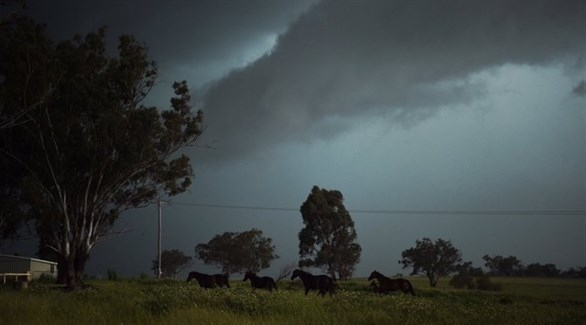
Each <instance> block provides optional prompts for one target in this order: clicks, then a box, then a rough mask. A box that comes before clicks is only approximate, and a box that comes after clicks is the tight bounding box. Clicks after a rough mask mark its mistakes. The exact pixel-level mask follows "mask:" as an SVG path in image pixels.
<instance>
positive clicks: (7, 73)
mask: <svg viewBox="0 0 586 325" xmlns="http://www.w3.org/2000/svg"><path fill="white" fill-rule="evenodd" d="M3 24H10V25H6V27H5V28H4V31H6V32H7V33H10V32H12V33H15V34H19V35H20V36H19V37H11V36H10V35H9V34H8V35H5V37H3V38H2V40H1V42H3V44H2V47H4V48H12V49H16V50H19V49H21V50H23V51H22V52H23V53H24V55H21V56H15V55H13V56H9V57H8V58H9V59H10V60H12V61H11V62H3V64H2V65H0V67H1V68H2V70H0V75H2V76H3V80H2V83H1V84H0V100H1V102H0V105H3V106H2V107H3V108H10V111H22V110H23V109H26V118H24V119H22V123H17V124H16V125H14V126H11V127H10V128H5V129H4V130H3V131H2V132H3V134H1V135H0V136H1V138H2V139H3V140H1V141H0V152H1V153H2V155H3V161H10V162H11V164H16V165H18V166H19V170H21V171H23V173H22V174H23V175H22V177H21V178H20V181H19V182H18V190H19V191H18V192H19V193H20V195H19V198H20V200H21V201H22V202H25V203H26V205H27V207H28V212H29V213H30V214H31V215H33V216H34V218H35V220H36V225H37V227H36V229H37V234H38V235H39V237H40V241H41V244H42V247H41V249H42V250H45V251H47V250H48V251H51V252H53V253H54V254H55V256H56V257H57V259H58V262H59V270H60V272H61V277H62V279H63V280H64V281H66V283H67V284H68V285H69V286H70V287H77V286H80V285H82V284H83V274H84V267H85V264H86V262H87V260H88V258H89V255H90V251H91V250H92V248H93V247H94V245H95V244H96V243H98V242H99V241H100V240H102V239H104V238H107V237H108V235H109V234H110V233H111V230H112V227H113V225H114V223H115V221H116V220H117V219H118V218H119V217H120V214H121V213H122V212H123V211H125V210H127V209H131V208H136V207H141V206H145V205H147V204H149V203H151V202H152V201H153V200H155V199H156V198H157V197H159V196H160V195H169V196H173V195H176V194H178V193H181V192H184V191H185V190H186V189H187V188H188V187H189V185H190V184H191V177H192V175H193V171H192V168H191V165H190V160H189V158H188V157H187V156H186V155H185V154H181V153H179V150H180V149H181V148H183V147H185V146H189V145H193V144H195V142H196V140H197V139H198V137H199V135H200V134H201V132H202V126H201V125H202V122H203V121H202V119H203V114H202V113H201V111H198V112H197V113H196V114H194V113H193V112H192V107H191V106H190V95H189V89H188V87H187V83H186V82H185V81H183V82H176V83H174V84H173V90H174V96H173V97H172V98H171V102H170V108H169V109H167V110H160V109H159V108H157V107H153V106H145V105H144V100H145V97H146V96H147V95H148V93H149V91H150V90H151V89H152V87H153V86H154V84H155V80H156V77H157V68H156V65H155V63H154V62H153V61H150V60H149V58H148V56H147V51H146V48H145V46H144V45H143V44H141V43H139V42H137V41H136V40H135V39H134V38H133V37H132V36H128V35H124V36H121V37H120V38H119V42H118V49H117V51H115V52H114V53H116V55H110V54H109V53H108V51H107V49H106V46H105V43H106V42H105V29H104V28H102V29H100V30H98V31H97V32H95V33H90V34H88V35H86V36H80V35H77V36H75V37H74V38H73V39H71V40H66V41H63V42H60V43H59V44H57V45H53V44H52V42H51V41H50V37H49V36H48V35H47V34H46V32H45V31H44V27H43V26H40V25H38V24H36V23H35V22H33V21H32V20H30V19H26V18H22V17H21V18H19V19H13V20H11V21H10V22H4V23H3ZM8 27H10V28H8ZM39 39H42V40H43V42H41V44H42V45H43V48H44V50H42V49H43V48H41V47H39V46H34V45H35V44H37V43H39ZM23 75H24V76H29V77H27V78H24V77H22V76H23ZM31 81H34V88H30V86H31V85H30V84H29V82H31ZM31 102H32V103H34V104H35V107H34V109H29V108H30V107H27V106H25V105H29V104H30V103H31ZM8 105H11V106H10V107H9V106H8ZM19 105H20V106H19ZM3 111H8V110H6V109H3ZM0 112H2V111H0ZM16 135H17V136H18V138H17V139H15V136H16ZM14 140H17V141H14Z"/></svg>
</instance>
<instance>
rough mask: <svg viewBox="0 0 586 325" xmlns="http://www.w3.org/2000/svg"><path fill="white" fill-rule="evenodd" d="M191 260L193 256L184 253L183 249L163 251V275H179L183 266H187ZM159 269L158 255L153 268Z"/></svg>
mask: <svg viewBox="0 0 586 325" xmlns="http://www.w3.org/2000/svg"><path fill="white" fill-rule="evenodd" d="M189 262H191V257H189V256H186V255H185V254H183V252H182V251H180V250H177V249H173V250H164V251H162V252H161V272H162V276H163V277H166V278H173V279H175V277H176V276H177V273H179V272H180V271H181V270H182V269H183V268H185V267H186V266H187V265H188V263H189ZM158 269H159V258H158V257H156V258H155V259H154V260H153V268H152V270H153V271H155V272H157V271H158Z"/></svg>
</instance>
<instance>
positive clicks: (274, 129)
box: [202, 1, 586, 160]
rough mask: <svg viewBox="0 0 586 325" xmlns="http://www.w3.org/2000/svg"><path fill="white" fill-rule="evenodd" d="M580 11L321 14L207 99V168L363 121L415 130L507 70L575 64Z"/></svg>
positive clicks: (369, 8)
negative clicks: (485, 76) (482, 76)
mask: <svg viewBox="0 0 586 325" xmlns="http://www.w3.org/2000/svg"><path fill="white" fill-rule="evenodd" d="M584 30H586V3H583V2H577V1H572V2H526V1H522V2H521V1H520V2H504V1H503V2H497V3H489V2H443V1H442V2H380V1H376V2H366V3H359V2H351V1H344V2H321V3H318V4H317V5H315V6H313V7H312V8H310V10H308V11H307V12H306V13H304V14H302V15H301V16H300V17H299V18H298V19H297V20H296V21H295V22H294V23H293V24H291V26H290V28H289V29H288V30H287V31H286V32H285V33H284V34H283V35H281V36H280V37H279V40H278V43H277V45H276V46H275V47H274V48H273V50H272V51H271V52H270V53H268V54H266V55H265V56H263V57H262V58H260V59H259V60H257V61H256V62H254V63H252V64H250V65H248V66H246V67H244V68H242V69H238V70H235V71H233V72H232V73H230V74H229V75H228V76H226V77H225V78H223V79H221V80H218V81H217V82H215V83H214V84H213V85H210V86H209V89H208V90H207V92H206V93H205V96H203V98H202V105H203V108H204V110H205V113H206V119H207V121H208V123H209V127H208V130H207V132H206V135H205V142H206V143H207V144H211V145H212V146H214V147H215V148H216V150H212V151H210V152H209V153H206V155H205V156H207V158H208V159H214V160H224V159H228V158H233V157H240V156H243V155H249V154H254V153H255V152H257V151H259V150H262V149H263V148H266V147H268V146H272V145H276V144H279V143H282V142H283V141H290V140H294V141H308V140H310V139H314V138H316V137H331V136H336V135H338V134H340V133H342V132H344V131H345V130H347V129H348V128H350V127H352V125H353V123H354V122H355V120H356V119H359V118H361V117H364V116H369V117H372V116H379V117H381V118H386V119H388V121H389V123H401V124H412V123H416V122H417V121H419V120H421V119H424V118H427V117H429V116H432V115H433V114H434V113H435V112H437V109H438V108H439V107H443V106H450V105H458V104H465V103H469V102H470V101H473V100H474V99H475V98H478V96H481V95H482V94H483V85H482V82H479V81H472V80H474V79H472V78H470V76H471V75H472V74H474V73H477V72H480V71H482V70H485V69H489V68H491V67H500V66H502V65H504V64H521V65H524V64H526V65H545V64H552V63H557V62H561V61H562V60H564V61H568V62H569V61H572V62H577V61H576V60H581V56H584V53H586V39H585V38H584Z"/></svg>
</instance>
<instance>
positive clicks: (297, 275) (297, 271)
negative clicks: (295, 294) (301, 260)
mask: <svg viewBox="0 0 586 325" xmlns="http://www.w3.org/2000/svg"><path fill="white" fill-rule="evenodd" d="M301 272H303V271H301V270H299V269H297V270H295V271H293V274H292V275H291V280H294V279H295V278H296V277H300V276H301Z"/></svg>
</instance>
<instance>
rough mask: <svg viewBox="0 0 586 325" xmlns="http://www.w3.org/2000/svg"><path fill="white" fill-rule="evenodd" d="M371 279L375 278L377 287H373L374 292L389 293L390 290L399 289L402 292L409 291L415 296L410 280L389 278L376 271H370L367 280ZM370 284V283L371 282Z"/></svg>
mask: <svg viewBox="0 0 586 325" xmlns="http://www.w3.org/2000/svg"><path fill="white" fill-rule="evenodd" d="M373 279H377V281H378V287H375V286H373V287H375V292H378V293H389V292H392V291H397V290H401V291H403V292H404V293H411V294H412V295H414V296H415V291H413V286H412V285H411V282H409V280H406V279H391V278H387V277H386V276H384V275H382V274H381V273H379V272H377V271H372V273H370V276H369V277H368V281H371V280H373ZM371 285H372V284H371Z"/></svg>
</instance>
